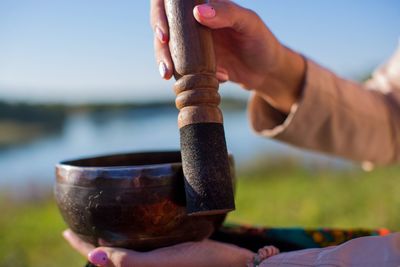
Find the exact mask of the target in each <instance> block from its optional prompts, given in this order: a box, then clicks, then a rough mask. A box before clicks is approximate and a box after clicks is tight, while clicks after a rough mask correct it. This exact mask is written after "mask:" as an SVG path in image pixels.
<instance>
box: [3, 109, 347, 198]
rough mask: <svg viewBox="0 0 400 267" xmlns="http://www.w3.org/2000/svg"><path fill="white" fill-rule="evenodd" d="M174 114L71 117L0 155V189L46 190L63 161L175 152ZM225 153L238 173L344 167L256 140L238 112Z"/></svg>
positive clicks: (229, 118) (229, 124)
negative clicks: (263, 165)
mask: <svg viewBox="0 0 400 267" xmlns="http://www.w3.org/2000/svg"><path fill="white" fill-rule="evenodd" d="M176 118H177V111H176V110H174V109H166V108H160V109H157V108H153V109H138V110H136V109H135V110H122V111H106V112H101V113H76V114H72V115H70V116H68V118H67V120H66V122H65V125H64V127H63V130H62V132H61V133H60V134H58V135H53V136H50V137H45V138H42V139H38V140H36V141H34V142H31V143H29V144H24V145H19V146H15V147H11V148H7V149H3V150H0V169H1V176H0V187H1V188H8V189H11V190H13V191H15V190H16V189H18V190H20V189H21V188H25V189H26V188H29V187H40V188H51V186H52V183H53V180H54V165H55V164H56V163H57V162H59V161H61V160H66V159H73V158H77V157H84V156H92V155H99V154H107V153H118V152H133V151H148V150H153V151H154V150H174V149H178V148H179V131H178V129H177V123H176ZM224 119H225V122H224V126H225V132H226V140H227V146H228V150H229V151H230V152H231V153H233V155H234V157H235V161H236V165H237V166H238V167H240V166H245V165H246V164H248V163H249V162H251V161H252V160H253V159H256V158H258V159H259V158H260V157H266V158H273V157H281V156H282V157H286V156H290V157H293V158H296V159H298V160H299V161H300V162H302V163H303V164H305V165H309V164H315V163H317V164H324V166H336V167H337V166H346V165H347V163H344V162H343V161H340V160H338V159H335V158H330V157H326V156H322V155H319V154H313V153H309V152H302V151H300V150H297V149H295V148H293V147H290V146H287V145H284V144H281V143H278V142H276V141H273V140H269V139H266V138H263V137H260V136H257V135H256V134H255V133H254V132H253V131H252V130H251V128H250V126H249V123H248V120H247V114H246V112H245V111H243V110H234V111H228V112H224Z"/></svg>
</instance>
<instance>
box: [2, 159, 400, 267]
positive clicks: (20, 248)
mask: <svg viewBox="0 0 400 267" xmlns="http://www.w3.org/2000/svg"><path fill="white" fill-rule="evenodd" d="M399 174H400V168H399V167H392V168H383V169H377V170H375V171H373V172H369V173H364V172H362V171H358V170H351V171H349V170H348V171H344V170H334V171H333V170H326V169H323V168H322V169H315V168H313V169H310V168H303V167H299V166H297V165H296V164H291V163H288V162H281V163H279V164H275V165H274V164H273V165H268V166H264V167H258V168H252V169H251V170H248V171H243V172H241V173H240V174H239V175H238V176H239V179H238V185H237V193H236V203H237V211H235V212H233V213H232V214H230V215H229V218H228V219H229V221H231V222H240V223H246V224H257V225H268V226H279V227H282V226H288V227H290V226H302V227H317V226H331V227H346V228H348V227H364V228H365V227H366V228H379V227H387V228H390V229H393V230H398V229H399V228H400V213H399V212H398V207H399V206H400V192H399V191H400V189H399V186H398V185H399V184H400V175H399ZM0 211H1V214H2V215H1V217H0V267H10V266H13V267H27V266H29V267H54V266H58V267H63V266H65V267H67V266H68V267H71V266H83V265H84V263H85V260H84V259H83V258H82V257H81V256H79V255H78V254H76V253H75V252H74V251H73V250H72V249H71V248H69V247H68V246H67V245H66V244H65V242H64V241H63V239H62V237H61V231H62V230H63V229H64V228H65V225H64V223H63V221H62V219H61V218H60V216H59V213H58V211H57V208H56V206H55V203H54V201H53V200H52V199H51V197H50V196H49V197H48V198H47V200H43V201H34V202H15V201H14V202H13V201H10V200H9V199H5V197H3V199H2V198H1V197H0Z"/></svg>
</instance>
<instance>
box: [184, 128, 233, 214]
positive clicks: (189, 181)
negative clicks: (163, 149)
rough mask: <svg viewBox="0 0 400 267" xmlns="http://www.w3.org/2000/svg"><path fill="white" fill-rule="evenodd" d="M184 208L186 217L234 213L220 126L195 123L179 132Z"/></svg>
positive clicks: (224, 146) (225, 152) (224, 144)
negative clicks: (184, 194)
mask: <svg viewBox="0 0 400 267" xmlns="http://www.w3.org/2000/svg"><path fill="white" fill-rule="evenodd" d="M180 136H181V153H182V167H183V173H184V176H185V190H186V208H187V212H188V214H189V215H212V214H220V213H227V212H228V211H231V210H234V209H235V203H234V196H233V185H232V183H233V181H232V175H231V172H230V168H229V161H228V153H227V149H226V142H225V134H224V128H223V125H222V124H220V123H196V124H189V125H186V126H184V127H182V128H180Z"/></svg>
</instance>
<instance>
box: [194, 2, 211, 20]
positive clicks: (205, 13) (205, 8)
mask: <svg viewBox="0 0 400 267" xmlns="http://www.w3.org/2000/svg"><path fill="white" fill-rule="evenodd" d="M196 9H197V12H199V14H200V16H202V17H203V18H206V19H211V18H213V17H215V9H214V8H213V7H212V6H210V5H208V4H203V5H199V6H196Z"/></svg>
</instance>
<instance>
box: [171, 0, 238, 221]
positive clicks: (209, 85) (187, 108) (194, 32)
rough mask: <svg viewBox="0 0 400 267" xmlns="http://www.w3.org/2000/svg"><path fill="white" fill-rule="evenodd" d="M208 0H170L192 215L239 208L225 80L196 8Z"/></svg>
mask: <svg viewBox="0 0 400 267" xmlns="http://www.w3.org/2000/svg"><path fill="white" fill-rule="evenodd" d="M205 2H206V1H201V0H165V10H166V13H167V18H168V24H169V31H170V42H169V47H170V51H171V55H172V60H173V62H174V66H175V69H174V76H175V79H176V80H177V82H176V83H175V86H174V89H175V92H176V95H177V97H176V106H177V108H178V109H179V110H180V112H179V115H178V127H179V129H180V139H181V153H182V164H183V173H184V175H185V190H186V208H187V212H188V214H190V215H204V214H209V215H212V214H220V213H226V212H228V211H231V210H234V209H235V204H234V196H233V188H232V179H231V173H230V170H229V164H228V153H227V149H226V142H225V134H224V128H223V118H222V113H221V110H220V109H219V108H218V105H219V103H220V96H219V94H218V87H219V82H218V80H217V78H216V76H215V71H216V63H215V53H214V47H213V41H212V35H211V31H210V30H209V29H207V28H206V27H204V26H202V25H200V24H199V23H198V22H197V21H196V20H195V19H194V16H193V8H194V7H195V6H196V5H198V4H203V3H205Z"/></svg>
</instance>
